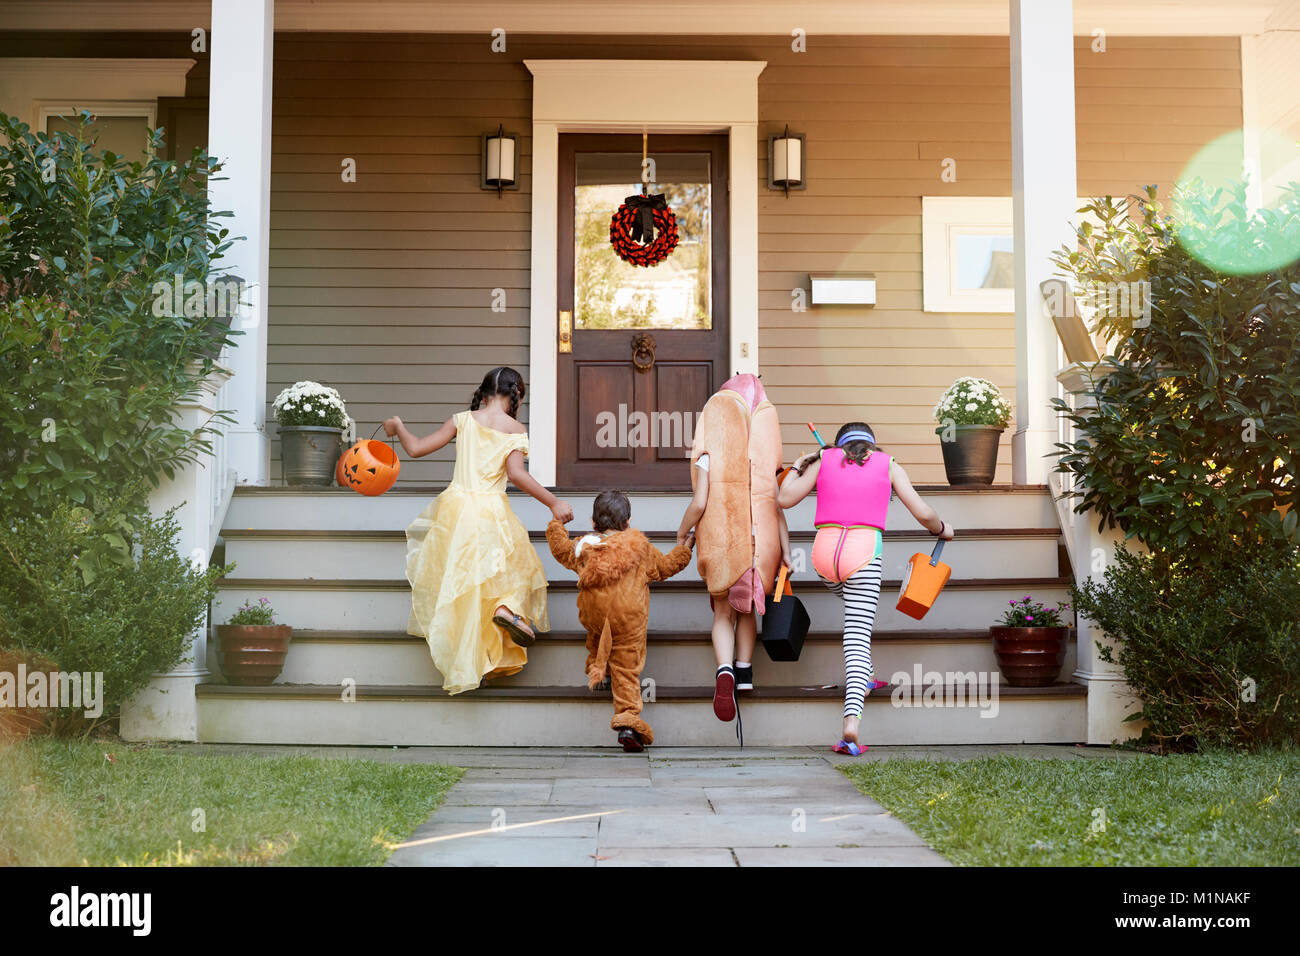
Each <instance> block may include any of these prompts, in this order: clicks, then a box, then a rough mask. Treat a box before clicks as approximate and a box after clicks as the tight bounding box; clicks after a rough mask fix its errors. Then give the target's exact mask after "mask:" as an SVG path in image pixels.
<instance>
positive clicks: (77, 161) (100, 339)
mask: <svg viewBox="0 0 1300 956" xmlns="http://www.w3.org/2000/svg"><path fill="white" fill-rule="evenodd" d="M89 120H90V116H89V114H86V113H83V114H82V117H81V123H80V126H79V128H78V131H77V132H78V135H77V136H73V135H67V134H55V135H47V134H45V133H33V132H32V131H31V130H30V129H29V128H28V127H27V125H26V124H23V123H19V122H18V121H16V120H15V119H13V118H12V117H9V116H6V115H4V114H2V113H0V132H2V133H3V136H0V323H2V324H3V328H2V331H0V489H3V491H4V492H5V494H6V495H7V496H10V497H14V498H17V499H20V500H23V501H25V502H26V504H27V505H28V506H29V507H30V508H31V509H32V510H34V511H35V512H36V513H38V514H44V515H49V514H51V513H52V511H53V508H54V506H55V505H57V504H58V503H59V502H61V501H64V500H71V501H73V502H76V503H78V504H87V503H88V502H89V501H90V499H91V497H92V495H93V494H94V492H95V490H96V489H98V488H103V487H111V486H114V485H118V484H120V483H121V482H122V481H123V480H124V479H127V478H130V477H133V476H141V477H143V478H145V479H146V480H147V481H149V482H153V483H157V481H158V480H159V479H160V477H161V476H162V475H166V476H168V477H170V476H171V475H172V474H173V473H174V471H175V469H176V468H178V467H179V466H181V465H182V464H184V463H186V462H190V461H194V460H195V459H196V458H197V456H198V455H200V454H202V453H203V452H205V451H206V450H208V448H209V443H208V440H207V436H206V432H205V430H203V429H199V430H198V431H194V430H192V429H188V428H184V427H181V426H179V425H178V424H177V423H176V421H175V408H176V405H177V404H178V403H180V402H182V401H184V400H185V399H186V398H188V397H190V396H192V395H193V394H195V392H196V390H197V388H198V386H199V384H200V382H202V380H203V379H204V378H205V377H206V376H207V375H208V374H209V373H210V372H211V370H212V367H213V363H214V360H215V357H216V356H217V355H218V354H219V352H220V349H221V348H222V346H224V345H225V344H227V343H228V342H229V341H231V336H232V334H233V333H231V331H230V329H229V328H228V322H229V316H228V315H227V314H226V313H228V312H229V311H230V310H229V308H226V309H216V308H208V301H207V299H206V298H204V297H203V296H202V295H200V297H199V299H198V300H197V301H196V299H195V296H194V295H192V294H190V293H188V292H187V291H186V290H189V289H197V290H199V291H200V292H202V291H203V290H204V289H210V288H211V286H210V283H209V273H210V272H211V271H212V269H213V266H214V263H215V262H216V261H217V260H218V259H220V257H221V255H222V252H223V251H224V250H225V249H226V248H227V247H228V246H229V245H230V241H229V240H228V239H227V235H226V230H224V229H218V228H217V227H216V225H215V219H216V217H218V216H219V215H222V214H221V213H215V212H212V211H211V210H210V209H209V207H208V198H207V192H206V180H207V177H209V176H211V175H212V174H214V173H215V172H216V171H217V170H218V169H219V168H220V167H219V165H218V164H217V163H215V162H213V161H212V160H210V159H209V158H208V157H207V156H206V155H205V154H203V153H201V152H197V153H196V154H195V156H194V158H193V159H191V160H190V161H188V162H186V163H184V164H181V165H177V164H176V163H174V162H170V161H167V160H163V159H156V158H151V159H149V160H148V161H134V162H128V161H127V160H126V159H125V158H124V157H122V156H118V155H116V154H114V153H112V152H110V151H101V150H97V149H96V148H95V145H94V141H93V136H92V134H91V132H90V131H89V128H88V124H89ZM153 145H154V148H155V149H160V148H161V145H162V138H161V133H159V132H154V133H153ZM177 291H179V293H180V294H179V295H175V294H173V293H174V292H177ZM196 305H197V306H198V307H197V308H196V307H195V306H196Z"/></svg>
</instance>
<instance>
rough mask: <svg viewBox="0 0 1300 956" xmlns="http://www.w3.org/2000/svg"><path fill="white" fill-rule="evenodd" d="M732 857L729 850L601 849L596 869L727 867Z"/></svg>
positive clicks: (732, 859) (734, 863)
mask: <svg viewBox="0 0 1300 956" xmlns="http://www.w3.org/2000/svg"><path fill="white" fill-rule="evenodd" d="M735 865H736V857H735V854H734V853H733V852H732V851H731V849H730V848H729V847H716V846H714V847H689V848H685V849H683V848H680V847H655V848H653V849H645V848H643V847H633V848H629V849H622V848H611V847H601V848H600V850H599V851H598V853H597V855H596V866H597V867H602V866H731V867H734V866H735Z"/></svg>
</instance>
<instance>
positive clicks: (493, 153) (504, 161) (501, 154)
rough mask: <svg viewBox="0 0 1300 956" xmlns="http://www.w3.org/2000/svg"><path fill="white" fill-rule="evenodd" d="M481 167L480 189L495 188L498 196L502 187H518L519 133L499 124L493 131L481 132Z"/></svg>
mask: <svg viewBox="0 0 1300 956" xmlns="http://www.w3.org/2000/svg"><path fill="white" fill-rule="evenodd" d="M482 152H483V169H482V173H481V175H480V177H479V188H480V189H495V190H496V191H497V196H498V198H499V197H500V196H501V190H503V189H518V188H519V173H518V169H517V166H518V157H519V135H518V134H517V133H507V132H505V130H504V129H502V128H501V126H500V125H498V126H497V131H496V132H495V133H484V134H483V147H482Z"/></svg>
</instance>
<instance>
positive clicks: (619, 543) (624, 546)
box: [546, 519, 691, 744]
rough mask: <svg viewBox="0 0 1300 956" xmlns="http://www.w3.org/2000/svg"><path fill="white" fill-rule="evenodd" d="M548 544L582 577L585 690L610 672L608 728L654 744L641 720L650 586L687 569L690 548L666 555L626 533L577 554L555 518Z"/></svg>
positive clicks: (651, 733)
mask: <svg viewBox="0 0 1300 956" xmlns="http://www.w3.org/2000/svg"><path fill="white" fill-rule="evenodd" d="M546 543H547V544H549V545H550V547H551V554H553V555H555V560H556V561H559V562H560V564H562V565H564V566H565V567H566V568H568V569H569V570H571V571H577V572H578V620H579V621H580V622H581V623H582V626H583V627H584V628H586V630H587V686H589V687H591V688H593V689H594V688H595V687H596V685H597V684H599V683H600V682H601V680H602V679H604V677H605V672H606V670H608V672H609V682H610V689H611V690H612V691H613V693H614V719H613V720H611V721H610V722H609V726H610V728H611V729H613V730H621V729H622V728H624V727H630V728H631V729H632V730H634V731H636V732H637V734H638V735H639V736H640V737H641V740H642V742H643V743H645V744H652V743H654V739H655V735H654V731H653V730H651V729H650V725H649V724H647V723H646V722H645V721H644V720H642V719H641V668H643V667H645V651H646V624H647V623H648V621H649V618H650V582H651V581H663V580H664V579H666V578H670V577H672V576H673V575H674V574H676V573H677V572H679V571H681V570H682V568H684V567H686V565H688V564H689V563H690V561H691V549H690V548H688V547H687V546H686V545H684V544H679V545H677V547H675V548H673V549H672V550H671V551H669V552H668V553H667V554H664V553H662V552H661V551H660V550H659V549H658V548H656V547H655V546H654V545H653V544H651V543H650V540H649V539H648V538H647V537H646V536H645V535H644V534H642V533H641V532H640V531H637V530H636V529H635V528H626V529H624V530H622V531H615V532H613V533H611V534H609V535H608V536H607V537H605V538H603V539H602V540H600V541H598V542H594V543H588V544H585V545H584V546H583V547H582V548H581V550H580V551H579V550H578V549H576V548H575V547H574V544H575V543H574V541H572V540H571V539H570V538H569V534H568V532H567V531H565V530H564V525H563V524H561V523H560V522H559V521H558V520H556V519H552V521H551V523H550V524H548V525H547V526H546Z"/></svg>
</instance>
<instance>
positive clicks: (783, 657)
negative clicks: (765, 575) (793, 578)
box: [759, 567, 809, 661]
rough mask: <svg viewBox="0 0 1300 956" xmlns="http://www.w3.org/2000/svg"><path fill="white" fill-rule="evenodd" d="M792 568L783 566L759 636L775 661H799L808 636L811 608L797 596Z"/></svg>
mask: <svg viewBox="0 0 1300 956" xmlns="http://www.w3.org/2000/svg"><path fill="white" fill-rule="evenodd" d="M789 570H790V569H789V568H786V567H782V568H781V574H780V576H779V577H778V578H777V580H776V588H775V589H774V592H775V593H774V594H773V596H772V600H771V601H769V602H768V605H767V613H765V614H764V615H763V633H762V634H761V635H759V636H760V637H761V638H762V641H763V648H764V650H766V651H767V656H768V657H770V658H771V659H772V660H774V661H797V660H798V659H799V652H800V651H802V650H803V642H804V638H806V637H807V636H808V624H809V619H808V609H807V608H806V607H804V606H803V601H800V600H799V599H798V598H797V597H795V596H794V592H793V591H792V590H791V589H790V582H789V581H787V580H786V575H787V573H788V572H789Z"/></svg>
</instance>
